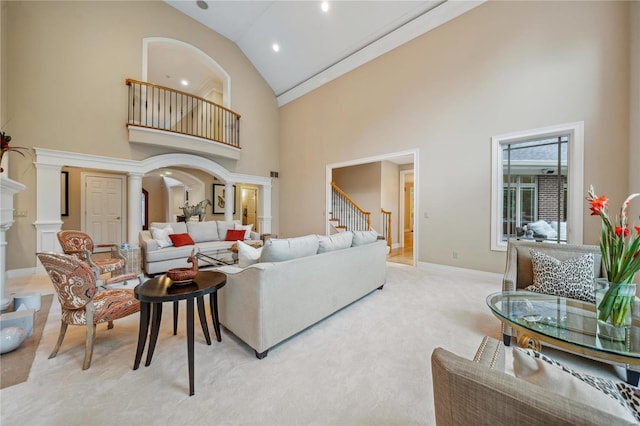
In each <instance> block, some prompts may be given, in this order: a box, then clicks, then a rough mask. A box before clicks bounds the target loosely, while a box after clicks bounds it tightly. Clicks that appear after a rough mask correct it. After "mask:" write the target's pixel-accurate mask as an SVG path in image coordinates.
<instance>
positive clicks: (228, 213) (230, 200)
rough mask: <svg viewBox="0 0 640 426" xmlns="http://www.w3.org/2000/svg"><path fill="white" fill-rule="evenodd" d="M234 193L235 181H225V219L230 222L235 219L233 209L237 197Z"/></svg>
mask: <svg viewBox="0 0 640 426" xmlns="http://www.w3.org/2000/svg"><path fill="white" fill-rule="evenodd" d="M234 198H235V197H234V193H233V182H225V184H224V220H225V221H226V222H230V221H232V220H233V209H234V208H235V205H234V203H235V199H234Z"/></svg>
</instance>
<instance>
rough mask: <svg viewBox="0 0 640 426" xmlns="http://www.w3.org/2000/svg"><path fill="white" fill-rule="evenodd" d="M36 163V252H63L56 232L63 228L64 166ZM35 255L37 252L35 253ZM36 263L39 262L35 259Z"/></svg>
mask: <svg viewBox="0 0 640 426" xmlns="http://www.w3.org/2000/svg"><path fill="white" fill-rule="evenodd" d="M35 164H36V188H37V195H36V221H35V222H34V224H33V225H34V226H35V227H36V252H39V251H53V252H58V253H60V252H62V247H60V243H59V242H58V237H57V236H56V234H57V233H58V231H60V229H62V220H60V190H61V188H60V172H61V170H62V166H58V165H54V164H43V163H37V162H36V163H35ZM34 256H35V254H34ZM34 263H35V265H37V266H39V263H38V261H37V259H36V260H34Z"/></svg>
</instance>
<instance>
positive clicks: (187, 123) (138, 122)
mask: <svg viewBox="0 0 640 426" xmlns="http://www.w3.org/2000/svg"><path fill="white" fill-rule="evenodd" d="M126 84H127V86H129V98H128V104H129V106H128V117H127V125H132V126H139V127H147V128H151V129H158V130H164V131H167V132H174V133H180V134H183V135H189V136H196V137H199V138H204V139H209V140H212V141H215V142H219V143H223V144H226V145H230V146H233V147H236V148H240V114H238V113H236V112H234V111H231V110H230V109H227V108H225V107H223V106H221V105H218V104H216V103H214V102H211V101H208V100H206V99H203V98H200V97H198V96H194V95H191V94H189V93H185V92H181V91H179V90H175V89H171V88H168V87H164V86H159V85H157V84H151V83H146V82H144V81H138V80H133V79H130V78H128V79H127V80H126Z"/></svg>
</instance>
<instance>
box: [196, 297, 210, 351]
mask: <svg viewBox="0 0 640 426" xmlns="http://www.w3.org/2000/svg"><path fill="white" fill-rule="evenodd" d="M198 315H199V316H200V325H201V326H202V332H203V333H204V338H205V340H206V341H207V345H211V335H210V334H209V326H208V325H207V316H206V312H205V310H204V296H200V297H198Z"/></svg>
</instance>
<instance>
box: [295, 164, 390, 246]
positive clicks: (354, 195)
mask: <svg viewBox="0 0 640 426" xmlns="http://www.w3.org/2000/svg"><path fill="white" fill-rule="evenodd" d="M332 178H333V181H334V182H335V183H336V184H337V185H338V186H339V187H340V189H342V190H343V191H344V192H345V193H346V194H347V195H348V196H349V197H350V198H351V199H352V200H353V201H355V202H356V203H357V204H358V205H359V206H360V208H361V209H363V210H364V211H367V212H370V213H371V226H372V227H373V228H374V229H375V230H377V231H378V232H380V230H381V229H382V228H381V227H380V215H379V214H377V212H379V211H380V203H381V186H380V182H381V168H380V162H379V161H377V162H375V163H367V164H359V165H357V166H349V167H340V168H337V169H333V173H332ZM303 233H306V232H301V233H298V234H290V235H301V234H303ZM317 233H319V234H324V229H323V230H321V231H318V232H317Z"/></svg>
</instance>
